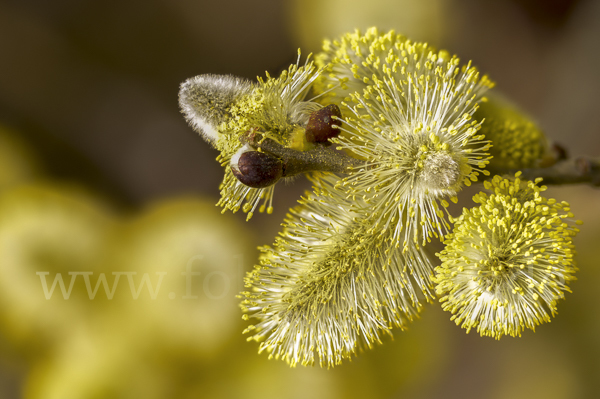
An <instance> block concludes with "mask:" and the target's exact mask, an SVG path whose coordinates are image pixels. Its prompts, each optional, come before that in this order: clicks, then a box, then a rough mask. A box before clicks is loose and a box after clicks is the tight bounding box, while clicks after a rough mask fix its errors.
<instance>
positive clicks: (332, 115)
mask: <svg viewBox="0 0 600 399" xmlns="http://www.w3.org/2000/svg"><path fill="white" fill-rule="evenodd" d="M341 117H342V112H341V111H340V107H338V106H337V105H335V104H330V105H328V106H326V107H323V108H321V109H319V110H317V111H314V112H313V113H312V114H311V115H310V118H309V120H308V124H307V125H306V141H308V142H310V143H324V142H326V141H327V140H329V139H330V138H333V137H337V136H338V135H339V134H340V129H339V128H340V126H342V121H341V120H340V118H341Z"/></svg>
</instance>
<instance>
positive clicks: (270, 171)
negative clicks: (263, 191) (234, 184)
mask: <svg viewBox="0 0 600 399" xmlns="http://www.w3.org/2000/svg"><path fill="white" fill-rule="evenodd" d="M231 160H232V163H231V172H232V173H233V175H234V176H235V177H236V178H237V179H238V180H239V181H240V182H242V183H243V184H245V185H246V186H248V187H253V188H265V187H269V186H271V185H273V184H275V183H276V182H277V181H278V180H279V179H280V178H281V176H282V174H283V162H282V161H281V159H279V158H277V157H276V156H274V155H271V154H267V153H264V152H258V151H246V152H243V153H241V154H240V155H239V158H238V157H233V158H232V159H231ZM236 161H237V162H236Z"/></svg>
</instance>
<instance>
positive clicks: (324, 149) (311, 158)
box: [240, 131, 600, 187]
mask: <svg viewBox="0 0 600 399" xmlns="http://www.w3.org/2000/svg"><path fill="white" fill-rule="evenodd" d="M240 141H241V142H243V143H247V144H250V145H251V146H252V147H254V148H257V149H260V150H261V151H263V152H267V153H270V154H273V155H275V156H277V157H279V158H280V159H281V160H282V161H283V163H284V171H283V176H294V175H297V174H299V173H303V172H311V171H321V172H333V173H341V174H347V173H348V172H349V171H350V169H352V168H360V167H362V166H363V165H364V161H361V160H359V159H356V158H352V157H351V156H349V155H347V154H345V153H343V152H341V151H336V150H335V149H333V147H334V146H333V145H331V144H329V143H326V144H317V145H316V146H315V148H313V149H311V150H308V151H298V150H294V149H291V148H287V147H284V146H283V145H281V144H279V143H278V142H276V141H275V140H272V139H269V138H264V137H263V136H262V135H260V134H256V133H255V132H253V131H251V132H248V134H245V135H242V136H241V137H240ZM519 170H520V171H521V172H522V176H523V178H526V179H528V180H534V179H536V178H538V177H541V178H543V179H544V180H543V183H544V184H548V185H561V184H577V183H588V184H591V185H592V186H596V187H600V159H593V158H588V157H579V158H568V159H562V160H559V161H558V162H557V163H555V164H554V165H552V166H550V167H546V168H528V169H515V170H512V169H511V170H498V171H493V172H497V173H507V174H514V173H516V172H518V171H519Z"/></svg>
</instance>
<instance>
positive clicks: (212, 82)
mask: <svg viewBox="0 0 600 399" xmlns="http://www.w3.org/2000/svg"><path fill="white" fill-rule="evenodd" d="M251 90H252V83H250V82H249V81H248V80H245V79H241V78H238V77H235V76H231V75H198V76H196V77H193V78H190V79H188V80H186V81H185V82H183V83H182V84H181V86H180V88H179V106H180V107H181V112H182V113H183V114H184V115H185V119H186V120H187V121H188V123H189V124H190V126H191V127H192V128H193V129H194V130H195V131H197V132H198V133H200V134H201V135H202V137H204V139H205V140H206V141H207V142H209V143H211V144H213V145H214V142H215V141H216V140H217V136H218V130H217V127H218V126H219V124H220V123H221V122H223V121H225V120H226V119H227V116H228V109H229V107H230V106H231V104H233V103H234V102H235V101H236V100H237V99H238V98H239V97H240V96H243V95H246V94H248V93H250V91H251Z"/></svg>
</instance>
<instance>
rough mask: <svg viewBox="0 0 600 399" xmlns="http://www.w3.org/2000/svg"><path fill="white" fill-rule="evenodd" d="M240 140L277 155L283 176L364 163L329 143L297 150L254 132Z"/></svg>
mask: <svg viewBox="0 0 600 399" xmlns="http://www.w3.org/2000/svg"><path fill="white" fill-rule="evenodd" d="M240 141H241V142H242V143H247V144H250V145H251V146H252V147H254V148H258V149H260V150H261V151H263V152H267V153H270V154H273V155H275V156H277V157H279V158H280V159H281V160H282V161H283V163H284V170H283V176H288V177H289V176H294V175H297V174H298V173H303V172H311V171H321V172H333V173H348V172H349V169H351V168H357V167H360V166H362V165H363V164H364V161H361V160H359V159H356V158H352V157H350V156H348V155H346V154H344V153H343V152H340V151H336V150H334V149H333V148H332V147H333V146H332V145H331V144H329V145H327V144H316V146H315V148H313V149H310V150H307V151H298V150H294V149H291V148H287V147H284V146H282V145H281V144H279V143H278V142H276V141H275V140H272V139H269V138H262V137H261V136H260V135H256V134H254V133H250V134H246V135H242V136H241V137H240Z"/></svg>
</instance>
